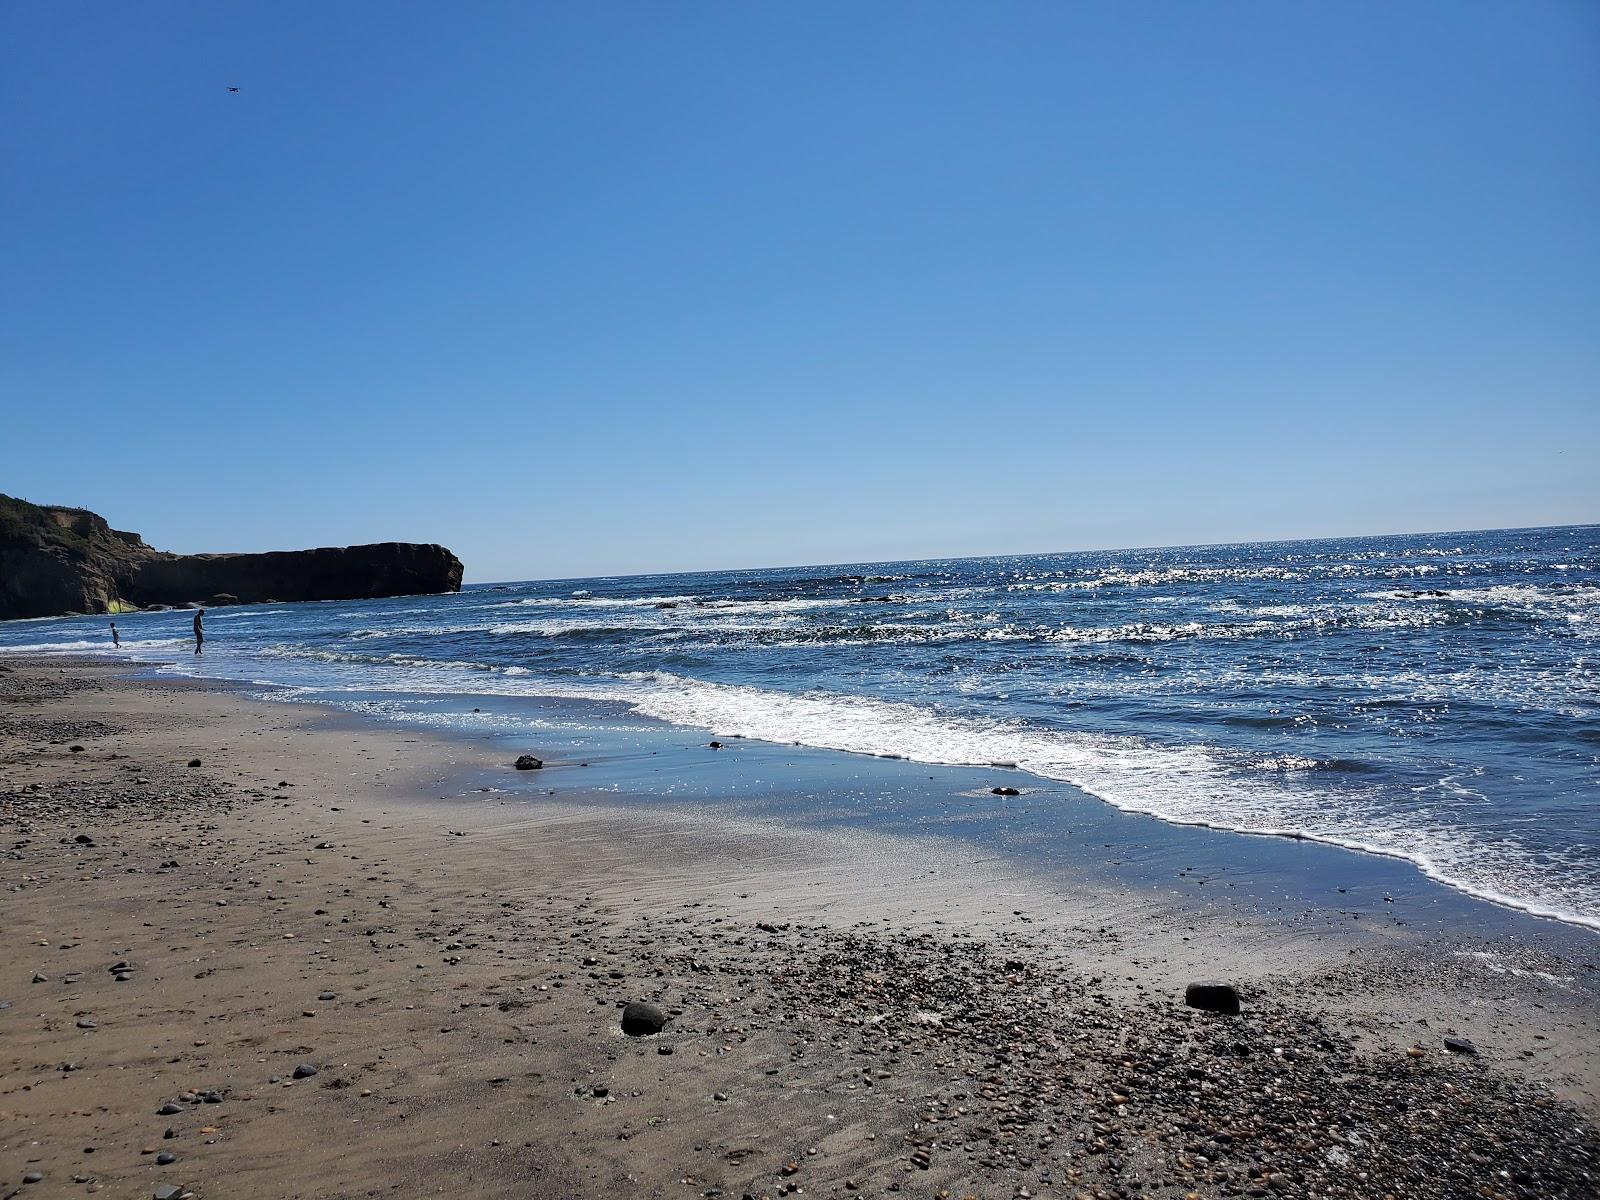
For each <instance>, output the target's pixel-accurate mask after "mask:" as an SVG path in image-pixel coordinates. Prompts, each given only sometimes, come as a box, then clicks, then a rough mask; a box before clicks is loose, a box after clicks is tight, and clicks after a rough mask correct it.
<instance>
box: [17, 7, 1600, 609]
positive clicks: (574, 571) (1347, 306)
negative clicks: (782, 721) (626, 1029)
mask: <svg viewBox="0 0 1600 1200" xmlns="http://www.w3.org/2000/svg"><path fill="white" fill-rule="evenodd" d="M229 86H237V87H239V88H240V92H239V93H238V94H230V93H229V92H228V91H227V88H228V87H229ZM0 229H3V233H0V245H3V253H0V490H4V491H8V492H11V493H13V494H20V495H23V496H26V497H28V498H30V499H35V500H39V501H46V502H61V503H77V504H84V505H88V506H90V507H93V508H95V509H97V510H99V511H101V512H102V513H104V514H105V515H106V516H108V517H109V518H110V519H111V520H112V523H113V524H115V525H118V526H120V527H123V528H132V529H137V530H139V531H140V532H142V533H144V534H145V536H146V537H147V539H149V540H150V541H151V542H152V543H154V544H156V545H159V546H162V547H164V548H169V549H174V550H183V551H195V550H249V549H269V548H286V547H295V546H304V545H317V544H329V543H346V542H357V541H371V540H380V539H388V538H397V539H406V540H418V541H441V542H444V543H446V544H447V545H449V546H451V547H452V548H454V549H455V550H456V551H457V552H458V553H459V554H460V555H461V556H462V558H463V559H464V560H465V561H466V563H467V569H468V579H469V580H473V579H476V580H488V579H506V578H527V577H540V576H557V577H560V576H573V575H584V574H615V573H627V572H642V571H656V570H671V569H696V568H712V567H733V566H758V565H773V564H788V563H805V562H841V561H864V560H873V559H885V558H911V557H923V556H935V555H955V554H982V553H1014V552H1024V551H1030V550H1039V551H1046V550H1071V549H1080V548H1090V547H1107V546H1129V545H1155V544H1181V543H1189V542H1215V541H1229V540H1246V539H1253V538H1264V537H1295V536H1320V535H1329V534H1340V533H1351V534H1354V533H1367V532H1387V531H1411V530H1424V529H1462V528H1479V527H1487V526H1500V525H1527V524H1547V523H1564V522H1576V521H1594V520H1597V519H1600V503H1597V501H1600V470H1597V469H1596V466H1595V464H1596V462H1597V461H1600V6H1596V5H1594V4H1591V3H1586V2H1572V3H1562V2H1549V3H1544V2H1538V3H1511V2H1507V3H1497V4H1476V3H1463V2H1459V0H1450V2H1448V3H1446V2H1440V3H1434V4H1424V3H1408V4H1401V5H1393V4H1387V3H1383V4H1380V3H1330V4H1307V3H1294V4H1267V3H1248V4H1229V3H1211V4H1191V3H1172V4H1163V3H1132V4H1127V3H1106V4H1063V3H1055V2H1051V3H1038V4H1032V3H1026V4H1024V3H1000V4H970V3H961V4H939V3H927V2H919V3H912V4H894V3H878V2H875V3H869V4H861V3H857V2H851V3H839V4H830V3H819V2H814V0H808V2H807V3H805V4H793V5H765V4H709V3H684V4H659V3H656V4H605V3H593V4H591V3H585V4H576V5H573V4H568V5H555V4H532V3H505V4H496V3H462V4H444V5H442V4H437V3H416V4H408V3H395V2H385V3H381V4H377V3H374V4H362V3H355V2H351V0H346V2H343V3H339V4H325V3H286V2H284V0H273V2H271V3H229V4H216V3H209V2H208V3H195V4H171V3H166V4H163V3H151V4H139V5H127V4H112V3H82V4H70V5H68V4H10V5H5V6H4V7H3V8H0Z"/></svg>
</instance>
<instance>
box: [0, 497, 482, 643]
mask: <svg viewBox="0 0 1600 1200" xmlns="http://www.w3.org/2000/svg"><path fill="white" fill-rule="evenodd" d="M460 589H461V560H460V559H458V558H457V557H456V556H455V555H454V554H451V553H450V551H448V550H446V549H445V548H444V547H443V546H433V545H419V544H417V543H413V542H379V543H376V544H373V545H367V546H346V547H327V548H324V549H320V550H284V551H275V552H272V553H267V554H165V553H163V552H161V551H159V550H156V549H153V548H152V547H150V546H147V545H145V543H144V541H143V540H142V539H141V538H140V537H139V535H138V534H134V533H123V532H121V531H119V530H115V529H112V528H111V527H110V525H108V524H107V523H106V521H105V519H104V518H103V517H100V516H98V515H96V514H95V513H92V512H89V511H88V510H86V509H81V508H57V507H54V506H44V505H38V504H29V503H28V502H27V501H25V500H15V499H13V498H11V497H10V496H5V495H0V620H5V619H10V618H14V617H50V616H58V615H60V614H62V613H69V612H82V613H103V612H117V611H122V610H124V609H127V608H133V607H141V606H145V605H152V604H173V605H175V604H187V603H190V602H194V601H198V602H201V603H205V602H209V601H211V600H212V599H213V598H214V597H215V598H226V599H227V600H235V601H238V602H240V603H245V604H251V603H257V602H259V601H262V600H365V599H371V598H373V597H377V596H406V595H420V594H430V593H436V592H454V591H459V590H460Z"/></svg>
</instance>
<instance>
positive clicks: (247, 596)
mask: <svg viewBox="0 0 1600 1200" xmlns="http://www.w3.org/2000/svg"><path fill="white" fill-rule="evenodd" d="M460 590H461V560H460V559H458V558H457V557H456V556H455V555H454V554H451V553H450V551H448V550H446V549H445V548H444V547H443V546H425V545H419V544H417V543H415V542H376V543H373V544H372V545H368V546H338V547H333V546H328V547H324V548H322V549H320V550H275V551H272V552H270V553H267V554H185V555H171V556H167V555H163V556H162V557H160V558H154V559H150V560H148V561H146V562H143V563H140V564H139V567H138V569H137V570H136V571H135V572H134V574H133V578H132V581H131V582H130V584H129V589H128V593H127V594H128V596H129V598H131V599H132V600H133V601H134V602H135V603H137V604H181V603H183V601H185V600H205V599H207V598H209V597H211V596H216V595H228V596H232V597H234V598H235V599H237V600H238V601H239V602H240V603H242V604H257V603H259V602H261V601H262V600H368V599H372V598H373V597H376V596H414V595H419V594H422V593H424V592H458V591H460Z"/></svg>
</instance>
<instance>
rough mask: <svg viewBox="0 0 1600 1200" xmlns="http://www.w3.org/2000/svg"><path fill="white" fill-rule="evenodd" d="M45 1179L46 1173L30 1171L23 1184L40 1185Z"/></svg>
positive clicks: (23, 1178)
mask: <svg viewBox="0 0 1600 1200" xmlns="http://www.w3.org/2000/svg"><path fill="white" fill-rule="evenodd" d="M43 1179H44V1172H43V1171H29V1172H28V1173H27V1174H26V1175H24V1176H23V1177H22V1182H23V1183H39V1182H42V1181H43Z"/></svg>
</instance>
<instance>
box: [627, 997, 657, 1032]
mask: <svg viewBox="0 0 1600 1200" xmlns="http://www.w3.org/2000/svg"><path fill="white" fill-rule="evenodd" d="M666 1026H667V1014H666V1013H664V1012H662V1011H661V1010H660V1009H659V1008H657V1007H656V1006H655V1005H654V1004H649V1003H647V1002H645V1001H643V1000H635V1001H633V1002H632V1003H631V1004H629V1005H628V1006H627V1007H626V1008H624V1009H623V1010H622V1032H623V1033H625V1034H627V1035H628V1036H629V1037H644V1036H645V1035H646V1034H651V1033H660V1032H661V1031H662V1030H663V1029H665V1028H666Z"/></svg>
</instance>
